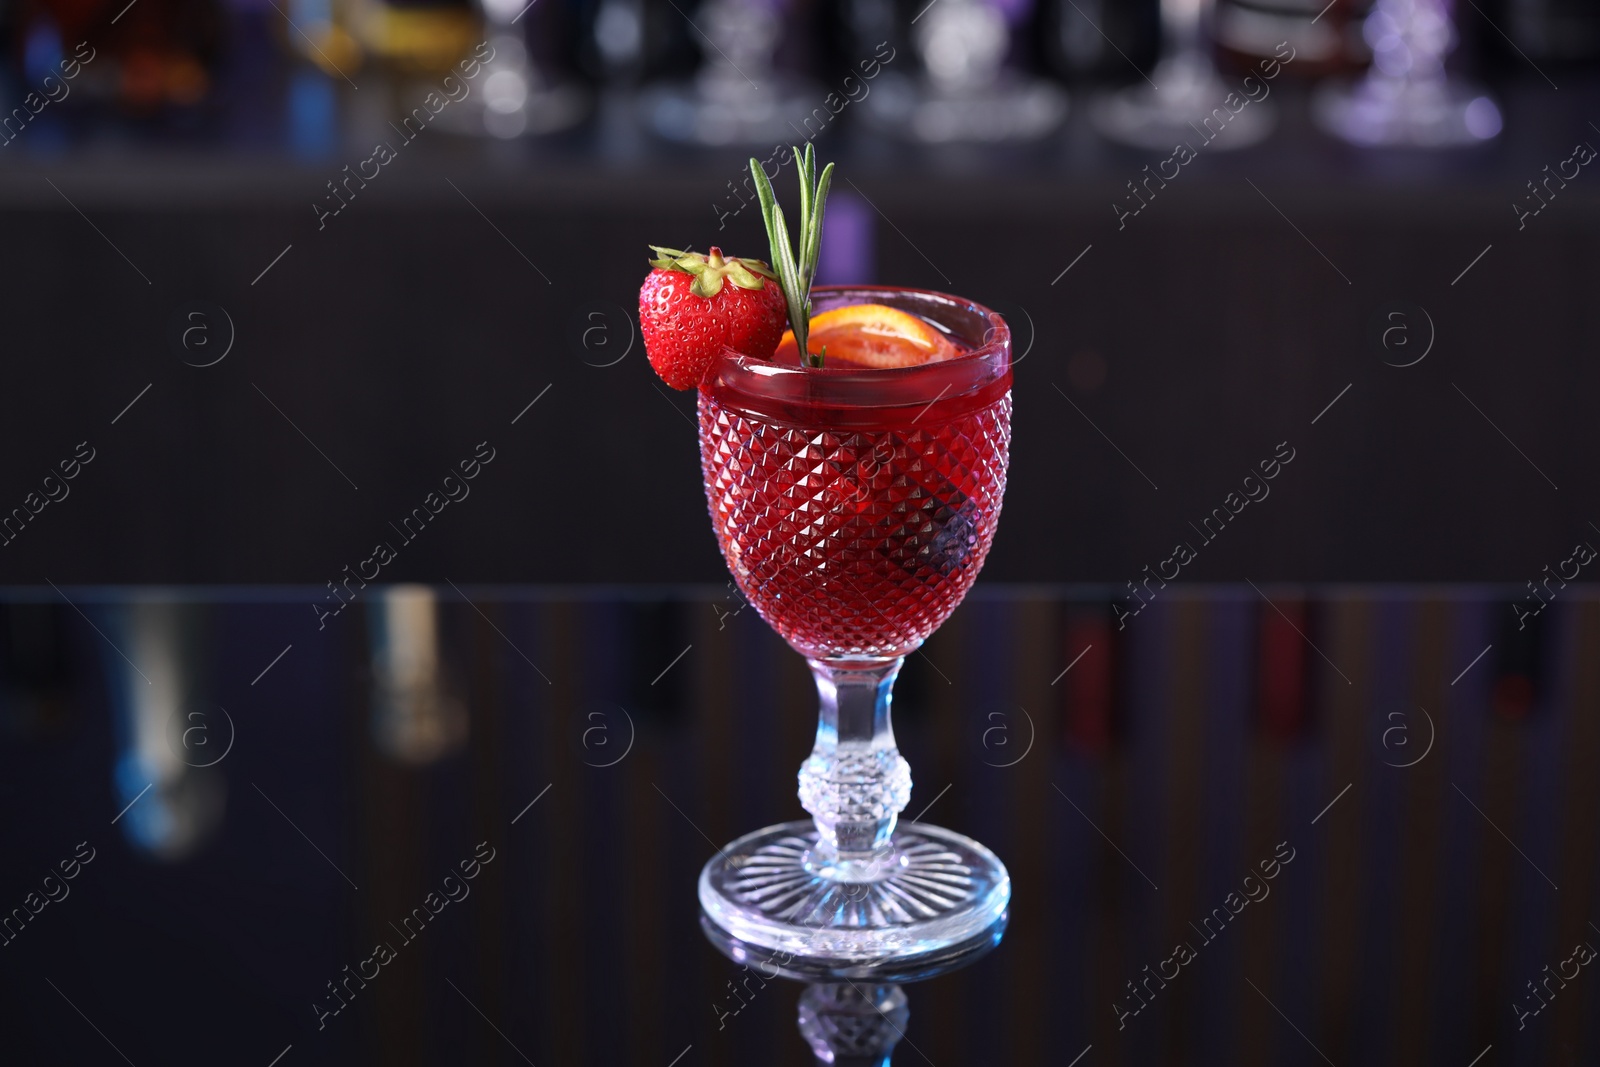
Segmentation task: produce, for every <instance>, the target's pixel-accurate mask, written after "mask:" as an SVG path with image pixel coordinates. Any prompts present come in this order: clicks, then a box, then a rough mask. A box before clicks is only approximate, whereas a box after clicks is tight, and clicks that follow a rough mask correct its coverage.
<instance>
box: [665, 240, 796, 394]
mask: <svg viewBox="0 0 1600 1067" xmlns="http://www.w3.org/2000/svg"><path fill="white" fill-rule="evenodd" d="M650 247H651V248H653V249H655V251H656V252H657V253H658V254H659V255H660V256H661V258H660V259H652V260H651V261H650V265H651V266H652V267H654V268H655V269H654V270H652V271H651V272H650V275H649V277H647V278H645V280H644V285H642V286H641V287H640V288H639V327H640V332H641V333H642V334H643V335H644V350H645V355H647V356H648V357H649V359H650V365H651V366H652V367H654V368H655V369H656V373H657V374H659V375H661V380H662V381H664V382H666V383H667V384H668V385H670V386H672V387H673V388H674V389H693V388H694V387H695V386H697V385H699V384H700V379H701V378H703V377H704V376H705V373H706V370H707V369H708V368H709V367H710V366H711V363H712V361H713V360H715V359H716V358H717V357H718V356H720V355H721V354H722V351H723V349H724V348H732V349H734V350H735V351H737V352H743V353H744V354H745V355H749V356H755V357H756V358H758V359H771V358H772V353H773V351H774V350H776V349H777V347H778V338H780V337H782V336H783V328H784V324H785V322H786V321H787V317H788V307H787V305H786V304H785V303H784V299H783V290H782V289H780V288H779V287H778V282H777V276H776V275H774V274H773V273H772V270H771V268H769V267H768V266H767V265H766V264H765V263H763V262H761V261H760V260H758V259H735V258H734V257H732V256H727V257H725V256H723V254H722V250H721V249H720V248H716V247H713V248H712V249H711V251H710V252H708V253H706V254H705V255H701V254H699V253H698V252H679V251H678V250H676V249H673V248H660V247H658V246H656V245H651V246H650ZM725 282H732V283H733V284H731V285H727V284H724V283H725Z"/></svg>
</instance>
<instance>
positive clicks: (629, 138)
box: [0, 0, 1600, 584]
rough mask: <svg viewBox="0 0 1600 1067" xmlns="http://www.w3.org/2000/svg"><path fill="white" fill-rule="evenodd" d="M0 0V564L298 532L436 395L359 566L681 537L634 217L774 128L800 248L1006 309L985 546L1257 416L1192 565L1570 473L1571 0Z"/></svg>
mask: <svg viewBox="0 0 1600 1067" xmlns="http://www.w3.org/2000/svg"><path fill="white" fill-rule="evenodd" d="M0 11H3V15H0V58H3V60H4V62H3V64H0V101H10V102H11V103H9V104H7V110H5V111H3V112H0V114H4V115H7V116H9V117H6V118H4V119H0V225H3V226H4V227H5V231H6V233H7V234H8V237H9V239H10V241H9V243H10V246H11V247H12V248H13V249H14V250H15V254H14V255H12V256H9V257H6V258H5V261H4V262H0V292H3V293H4V294H6V295H5V298H4V305H3V306H4V308H5V311H6V315H7V320H6V331H7V339H8V342H9V345H8V351H7V355H6V357H5V359H4V360H3V361H0V375H3V380H0V385H3V387H0V443H3V447H4V448H5V449H6V450H7V468H8V470H12V471H14V472H16V473H15V475H14V476H13V477H10V478H9V479H8V480H7V481H6V483H5V485H4V486H0V489H4V491H5V492H6V493H7V494H8V495H7V497H6V498H5V499H3V500H0V508H4V509H12V510H9V511H5V512H3V514H5V515H7V516H10V519H9V520H8V521H10V525H9V526H5V527H4V530H5V533H4V541H5V547H6V549H7V551H6V552H5V553H4V554H3V556H0V578H4V579H5V580H7V581H10V582H13V583H18V582H20V583H23V584H37V583H38V582H40V580H41V576H44V577H48V578H49V579H50V580H52V581H56V582H58V583H63V584H64V583H99V582H179V583H197V582H215V581H230V582H238V581H243V582H285V581H298V582H313V583H322V582H326V581H329V580H333V579H335V577H336V576H337V575H338V574H340V572H341V568H342V567H345V566H354V565H355V564H356V563H358V562H359V561H360V560H361V559H362V558H364V557H365V556H367V555H368V554H369V553H370V551H371V545H372V543H373V542H374V541H375V540H377V539H379V538H382V537H385V536H386V533H387V531H388V530H390V528H391V526H393V525H394V524H397V523H398V522H399V521H400V520H401V519H402V518H403V517H404V516H406V515H407V514H409V513H411V511H412V510H413V509H414V508H416V507H417V506H418V505H419V503H420V502H421V500H422V499H423V497H424V496H425V495H426V494H427V493H428V492H429V491H431V490H433V489H435V488H436V487H437V483H438V481H439V479H440V478H441V477H442V476H443V475H444V474H446V473H448V472H449V471H451V470H452V469H453V465H454V464H455V463H456V462H457V461H458V460H459V459H461V458H462V457H464V456H469V455H471V453H472V450H473V448H474V447H475V445H476V443H477V442H479V441H483V440H485V439H487V440H489V441H490V442H491V444H492V445H493V447H495V448H498V449H500V450H501V452H502V453H503V454H505V455H507V456H508V457H511V458H510V459H509V460H507V461H502V462H501V463H500V464H499V465H498V466H496V467H493V468H490V469H488V470H487V471H486V476H485V477H483V478H481V479H479V480H478V481H477V482H475V483H473V485H472V489H473V497H474V502H471V503H464V504H462V506H461V507H460V508H458V509H452V512H451V513H449V514H446V515H443V516H441V521H440V522H439V523H438V524H437V528H430V529H429V530H428V532H427V535H426V536H424V537H419V538H417V539H416V544H414V545H412V544H410V543H407V544H406V546H405V547H404V551H402V552H401V553H400V558H399V559H398V560H397V561H396V562H395V563H394V564H393V566H392V567H390V568H388V569H387V570H386V571H385V574H384V578H385V580H401V581H405V580H417V581H431V582H441V581H443V580H444V579H447V578H448V579H451V580H455V581H513V582H535V583H538V582H568V581H577V582H586V583H608V582H609V583H631V582H673V581H685V580H688V581H705V582H720V581H721V580H722V575H723V564H722V562H721V560H720V559H719V558H718V556H717V555H716V553H715V551H714V547H713V543H712V540H711V538H710V537H708V536H707V530H706V523H705V520H704V517H703V515H702V514H701V512H700V509H699V507H698V506H697V505H696V506H692V507H691V506H689V505H688V503H687V502H688V501H692V500H698V498H699V497H700V493H701V490H700V489H699V487H698V482H699V472H698V470H697V469H696V465H695V453H694V451H693V448H692V446H691V445H690V444H689V436H690V435H689V431H688V428H687V427H686V426H685V425H684V419H685V418H686V417H687V416H688V415H689V414H690V413H691V407H692V398H691V397H689V396H687V395H667V394H666V392H665V391H664V390H662V389H660V388H659V387H658V385H657V383H656V381H655V379H654V378H653V377H652V376H650V375H649V374H648V373H647V372H646V370H645V367H644V365H643V352H642V346H640V345H639V344H638V343H637V336H636V332H635V330H636V322H635V321H634V320H633V309H634V305H635V301H636V295H635V294H636V290H637V285H638V282H639V280H640V279H641V278H642V276H643V274H644V271H645V260H644V257H645V245H646V243H647V242H656V243H666V244H669V245H675V246H678V247H689V246H691V245H693V246H696V247H705V246H706V245H707V244H709V243H711V242H719V243H722V244H725V245H726V246H727V247H728V248H729V249H730V250H733V251H737V252H740V253H746V254H751V255H765V245H766V241H765V238H764V236H763V234H762V232H761V226H760V222H759V218H758V213H757V212H755V211H750V210H744V208H745V207H747V206H748V203H749V200H750V194H749V193H748V191H747V190H746V189H745V188H744V186H743V183H744V181H745V180H746V178H747V170H746V166H745V163H746V160H747V159H748V158H749V157H750V156H751V155H755V156H758V157H759V158H761V159H763V160H769V161H771V162H769V163H768V166H769V167H771V168H776V167H778V166H779V164H780V163H781V155H779V156H774V148H775V147H777V146H779V145H788V144H793V143H801V142H803V141H805V140H808V139H812V138H815V139H816V140H817V142H818V144H819V146H820V148H821V152H822V154H823V156H824V157H825V158H830V159H836V160H838V161H839V163H840V167H841V170H840V174H841V180H840V181H838V182H836V183H835V185H836V192H835V196H834V199H833V200H832V202H831V204H830V211H829V228H828V230H827V234H828V238H827V247H826V248H825V250H824V257H823V268H822V270H823V277H822V279H821V280H823V281H852V282H854V281H883V282H893V283H896V284H910V285H921V286H927V287H932V288H938V289H943V290H949V291H954V292H958V293H961V294H963V295H966V296H969V297H971V298H973V299H976V300H980V301H983V302H986V303H988V304H990V305H991V306H993V307H995V308H997V309H999V310H1000V311H1002V312H1003V313H1004V314H1006V315H1007V316H1008V317H1009V318H1010V319H1011V320H1012V321H1013V323H1014V324H1015V328H1016V331H1017V346H1018V357H1019V362H1018V365H1017V379H1016V380H1017V413H1016V422H1015V425H1016V448H1015V450H1014V454H1015V457H1016V459H1015V463H1014V467H1013V474H1012V483H1011V491H1010V492H1009V493H1008V505H1007V513H1006V514H1007V518H1006V521H1005V522H1004V523H1003V524H1002V527H1001V531H1002V532H1001V534H1000V537H999V538H998V540H997V542H996V547H995V550H994V554H993V556H992V558H991V561H990V563H989V566H988V569H987V570H986V572H985V578H986V579H987V580H1002V581H1053V582H1061V581H1101V582H1110V583H1118V584H1120V583H1123V582H1126V581H1129V580H1132V579H1133V578H1135V576H1136V575H1138V574H1139V573H1140V571H1141V569H1142V568H1143V567H1145V566H1146V565H1148V564H1153V563H1154V562H1156V561H1158V560H1160V559H1162V558H1164V557H1165V556H1166V555H1168V554H1169V553H1170V552H1171V544H1172V542H1173V540H1175V539H1177V538H1179V537H1181V536H1183V531H1184V530H1186V529H1188V528H1189V524H1191V523H1194V522H1196V521H1198V520H1200V519H1201V518H1202V517H1203V516H1205V515H1206V514H1208V513H1209V512H1210V511H1211V509H1212V508H1214V507H1215V506H1216V505H1217V503H1218V501H1219V500H1220V499H1221V498H1222V497H1223V495H1224V494H1225V493H1227V492H1228V491H1229V490H1230V489H1232V488H1233V487H1234V485H1235V483H1236V482H1237V480H1238V475H1239V474H1242V473H1243V472H1244V471H1247V470H1249V469H1251V468H1252V467H1253V466H1254V465H1255V464H1256V462H1257V461H1258V460H1259V459H1260V458H1261V457H1262V456H1265V455H1270V454H1271V452H1272V450H1273V448H1274V446H1275V445H1276V444H1277V443H1278V442H1280V441H1285V440H1287V441H1288V442H1289V443H1290V444H1292V445H1293V446H1294V447H1295V448H1297V449H1298V450H1299V452H1298V454H1299V456H1300V457H1301V458H1299V459H1298V461H1297V462H1296V464H1295V466H1294V467H1293V468H1292V469H1290V470H1289V471H1287V472H1286V476H1285V477H1283V478H1281V479H1279V480H1278V481H1277V482H1276V483H1275V484H1274V489H1275V492H1274V494H1273V496H1274V497H1275V498H1276V502H1272V503H1265V504H1262V505H1261V506H1260V507H1259V508H1253V509H1251V511H1250V513H1248V514H1246V515H1244V516H1241V521H1240V522H1239V523H1238V524H1237V526H1236V528H1235V529H1233V530H1232V531H1230V533H1229V536H1228V537H1226V538H1222V539H1220V540H1219V542H1218V543H1217V545H1216V546H1215V547H1208V548H1206V550H1205V552H1204V559H1202V560H1201V561H1200V562H1199V564H1198V565H1197V569H1196V570H1195V572H1194V575H1193V576H1194V577H1199V578H1204V579H1208V580H1222V579H1229V580H1238V579H1241V578H1245V577H1249V578H1252V579H1253V580H1262V579H1287V578H1293V579H1296V580H1306V581H1350V580H1359V581H1377V580H1408V581H1452V580H1453V581H1484V580H1495V581H1522V580H1524V579H1526V578H1527V577H1528V575H1529V574H1536V573H1538V568H1539V567H1540V566H1541V565H1543V564H1544V563H1546V562H1548V561H1549V560H1550V559H1551V558H1553V554H1554V553H1558V552H1559V553H1560V554H1563V555H1564V554H1565V552H1566V546H1568V545H1570V543H1571V542H1572V541H1573V540H1574V539H1575V538H1577V537H1579V536H1582V535H1583V531H1585V530H1587V529H1588V525H1587V524H1588V523H1589V522H1590V521H1592V520H1593V519H1594V516H1595V515H1596V514H1600V513H1596V512H1594V511H1593V509H1592V508H1590V506H1589V502H1590V501H1592V500H1593V499H1594V498H1595V496H1596V491H1597V490H1600V484H1597V481H1596V474H1595V472H1594V471H1593V470H1592V469H1587V468H1585V467H1583V466H1581V465H1580V464H1579V463H1577V462H1575V460H1576V458H1577V457H1579V456H1581V455H1583V454H1585V447H1584V446H1585V442H1586V441H1587V433H1586V431H1587V429H1588V422H1589V421H1590V411H1589V408H1590V400H1591V398H1592V397H1593V396H1594V395H1595V394H1596V390H1597V386H1600V380H1597V372H1596V370H1595V364H1594V361H1593V360H1590V359H1588V358H1586V355H1587V353H1588V352H1589V351H1590V350H1591V348H1592V345H1591V344H1590V342H1589V338H1590V336H1591V335H1592V332H1593V325H1594V324H1593V322H1592V321H1591V320H1592V318H1593V316H1592V314H1591V312H1590V310H1589V307H1590V302H1589V301H1588V300H1587V299H1586V298H1585V295H1584V294H1586V293H1587V292H1588V290H1589V289H1590V288H1591V286H1590V285H1589V281H1590V279H1592V278H1593V276H1594V272H1595V263H1594V252H1593V249H1594V248H1595V247H1596V241H1595V238H1596V236H1597V233H1596V227H1597V220H1600V197H1597V196H1596V194H1595V191H1594V188H1595V185H1594V183H1593V182H1586V181H1585V180H1584V178H1583V176H1582V174H1581V171H1580V170H1579V168H1581V167H1582V166H1583V164H1584V163H1586V159H1585V158H1584V157H1583V154H1582V153H1581V152H1580V151H1577V150H1576V149H1575V147H1574V146H1575V145H1576V146H1578V147H1579V148H1580V149H1581V148H1582V147H1583V146H1584V145H1585V144H1586V143H1591V142H1592V143H1600V142H1596V141H1595V139H1596V138H1600V133H1597V132H1596V130H1595V128H1594V127H1593V126H1592V125H1591V122H1590V119H1589V117H1588V116H1590V115H1591V114H1600V108H1597V107H1596V106H1595V105H1596V104H1597V103H1600V80H1597V77H1596V59H1597V56H1600V12H1597V11H1596V10H1595V9H1594V7H1593V5H1590V4H1587V3H1582V2H1579V0H1482V2H1473V3H1469V4H1451V3H1449V2H1448V0H1381V2H1375V3H1373V4H1370V5H1368V4H1359V3H1351V2H1348V0H1332V2H1331V3H1327V4H1326V5H1325V6H1324V5H1322V4H1317V3H1314V2H1312V0H1216V3H1215V4H1210V3H1199V2H1197V0H1166V3H1165V6H1162V5H1159V4H1157V3H1155V2H1154V0H1125V2H1120V0H1119V2H1113V0H1036V2H1035V0H931V2H928V0H924V2H923V3H920V4H908V3H902V2H895V0H817V2H806V0H783V2H772V0H703V2H701V3H699V4H698V5H695V6H685V5H683V4H680V3H678V2H676V0H598V2H597V0H581V2H578V0H537V2H535V3H529V4H526V5H519V4H516V3H508V2H506V0H482V3H480V4H478V5H477V6H471V5H466V4H461V3H455V2H432V0H411V2H406V3H400V2H395V0H265V2H264V3H262V2H257V0H238V2H235V3H229V4H222V3H217V2H215V0H181V2H179V0H135V2H134V3H132V4H127V3H126V0H123V2H121V3H119V2H116V0H109V2H100V0H73V2H70V3H68V2H65V0H60V2H35V3H13V4H8V5H5V6H4V7H3V8H0ZM1374 57H1376V58H1374ZM1152 79H1154V80H1152ZM1159 80H1168V82H1169V85H1168V92H1167V93H1166V94H1165V95H1163V94H1162V93H1157V92H1155V91H1154V88H1153V86H1154V85H1155V84H1156V83H1157V81H1159ZM1557 87H1559V91H1558V88H1557ZM1213 94H1214V95H1213ZM1172 100H1177V101H1178V102H1179V103H1178V104H1170V101H1172ZM1162 101H1168V102H1169V103H1167V104H1163V103H1162ZM1196 102H1198V103H1196ZM1191 104H1195V106H1199V107H1200V110H1199V112H1197V113H1195V114H1194V116H1193V117H1192V118H1183V116H1184V115H1187V114H1189V112H1187V111H1184V110H1183V109H1184V108H1187V107H1189V106H1190V105H1191ZM1202 105H1203V106H1202ZM1173 108H1177V112H1173ZM1179 119H1182V122H1181V123H1180V125H1184V126H1188V128H1190V129H1193V130H1194V131H1195V132H1194V135H1193V136H1192V137H1189V142H1190V144H1191V149H1192V150H1193V151H1194V153H1195V154H1196V156H1197V158H1195V159H1193V160H1192V161H1176V160H1174V158H1173V151H1172V149H1170V148H1166V149H1163V148H1151V147H1148V145H1151V144H1155V145H1160V144H1164V143H1167V142H1165V141H1163V140H1162V139H1161V138H1163V137H1165V136H1166V135H1167V132H1168V131H1169V127H1171V126H1172V125H1173V123H1175V122H1178V120H1179ZM1219 130H1220V131H1221V132H1220V133H1218V131H1219ZM1183 136H1185V137H1188V136H1189V135H1187V134H1183ZM1141 145H1144V146H1146V147H1140V146H1141ZM1592 151H1593V149H1592V148H1591V149H1589V152H1590V153H1592ZM1174 174H1176V175H1177V176H1176V177H1174V176H1173V175H1174ZM1573 174H1577V175H1578V176H1577V177H1572V176H1571V175H1573ZM1162 175H1165V176H1166V177H1164V178H1163V177H1162ZM1563 175H1566V176H1567V177H1563ZM783 181H784V179H783V178H780V179H779V185H780V188H787V187H788V186H785V185H784V184H783ZM1475 257H1476V258H1475ZM1396 307H1404V308H1405V309H1407V310H1405V311H1404V312H1395V311H1394V310H1393V309H1394V308H1396ZM1395 314H1400V315H1401V318H1400V319H1398V320H1396V319H1394V318H1393V315H1395ZM1397 322H1398V323H1399V325H1398V326H1395V323H1397ZM1390 327H1394V328H1395V329H1398V330H1399V333H1398V334H1395V333H1393V332H1392V330H1391V329H1390ZM1407 342H1409V343H1410V344H1411V347H1409V348H1403V347H1402V346H1403V345H1404V344H1405V343H1407ZM1421 352H1426V353H1428V355H1427V356H1426V358H1424V359H1422V360H1421V361H1420V362H1417V363H1415V364H1414V365H1411V366H1402V365H1401V364H1404V363H1405V362H1406V361H1407V360H1408V359H1410V358H1411V357H1412V356H1413V354H1415V353H1421ZM1402 355H1403V356H1404V357H1405V358H1400V357H1401V356H1402ZM1347 386H1349V387H1350V390H1349V394H1348V395H1345V393H1344V392H1343V390H1345V388H1346V387H1347ZM546 390H548V395H547V393H546ZM541 398H543V399H541ZM1336 398H1341V399H1339V400H1338V403H1337V404H1334V405H1332V406H1331V409H1330V401H1332V400H1334V399H1336ZM535 400H538V401H539V402H538V403H537V404H535V406H533V407H532V408H529V407H528V406H527V405H528V404H529V403H530V402H532V401H535ZM674 408H675V409H676V410H669V409H674ZM1474 408H1476V409H1477V410H1474ZM1314 419H1315V420H1318V421H1316V422H1315V424H1313V420H1314ZM84 440H87V442H88V444H89V446H90V447H91V448H94V449H97V450H98V451H97V453H96V459H95V460H94V463H93V466H91V467H87V468H86V470H85V472H84V474H85V476H84V477H82V478H80V479H79V480H78V481H76V482H75V483H73V486H72V488H74V489H76V490H77V491H76V492H74V493H73V494H72V496H73V498H74V499H73V500H71V501H66V502H63V503H61V504H60V505H59V506H57V507H51V508H49V509H48V510H45V511H43V513H39V514H36V517H35V515H32V514H30V511H31V509H33V507H34V505H32V504H27V505H26V507H25V506H24V502H25V498H26V497H27V494H28V493H29V492H30V491H34V490H36V488H37V483H38V482H39V480H40V477H42V476H43V475H44V474H45V473H47V472H50V471H53V470H54V469H55V466H56V464H57V463H58V461H61V459H62V457H63V456H70V455H72V454H73V449H74V447H75V445H76V443H77V442H80V441H84ZM1508 442H1510V443H1509V444H1508ZM1519 452H1520V453H1521V455H1519V454H1518V453H1519ZM319 453H320V455H319ZM1119 453H1120V454H1119ZM34 471H37V472H38V473H39V477H35V476H34V475H33V474H32V473H30V472H34ZM1236 472H1238V473H1236ZM1557 485H1559V486H1560V489H1561V491H1560V492H1555V491H1553V489H1552V487H1553V486H1557ZM1157 486H1159V491H1158V490H1157V489H1156V488H1155V487H1157ZM357 487H358V488H357ZM1486 494H1487V496H1486ZM43 506H44V505H42V504H40V505H39V507H41V508H42V507H43ZM19 508H20V509H23V510H22V511H21V513H20V514H18V512H17V511H16V509H19ZM69 512H70V516H69V515H68V514H67V513H69ZM459 512H470V513H471V514H470V518H469V516H468V515H466V514H459ZM1557 558H1558V557H1557Z"/></svg>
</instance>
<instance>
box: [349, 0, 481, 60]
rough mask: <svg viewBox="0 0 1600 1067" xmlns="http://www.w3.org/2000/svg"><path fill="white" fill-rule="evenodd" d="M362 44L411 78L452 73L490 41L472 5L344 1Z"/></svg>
mask: <svg viewBox="0 0 1600 1067" xmlns="http://www.w3.org/2000/svg"><path fill="white" fill-rule="evenodd" d="M344 2H345V3H347V4H348V10H349V15H348V25H349V27H350V33H351V34H352V35H353V36H354V38H355V41H356V43H357V44H358V45H359V46H360V47H361V48H362V49H364V50H365V51H366V52H367V53H368V54H369V55H371V56H372V57H373V58H374V59H377V60H379V61H381V62H384V63H387V64H389V65H390V66H392V67H394V68H395V69H396V70H400V71H403V72H406V73H419V74H433V73H440V74H442V73H444V72H445V71H448V70H449V69H450V68H451V67H452V66H453V65H454V64H455V63H456V62H457V61H459V60H460V59H461V57H462V56H464V55H466V54H467V53H469V52H471V51H472V48H473V46H474V45H476V44H477V43H478V42H480V41H482V40H483V39H484V30H483V22H482V20H481V19H480V18H479V16H478V12H477V10H476V9H475V8H474V7H473V5H472V4H471V2H470V0H344Z"/></svg>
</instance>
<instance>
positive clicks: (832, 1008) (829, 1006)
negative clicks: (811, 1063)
mask: <svg viewBox="0 0 1600 1067" xmlns="http://www.w3.org/2000/svg"><path fill="white" fill-rule="evenodd" d="M910 1018H911V1009H910V1008H909V1007H908V1006H907V1003H906V994H905V990H903V989H901V988H900V987H899V986H897V985H874V984H873V983H871V982H819V983H817V984H816V985H810V986H807V987H806V989H805V992H803V993H801V994H800V1035H801V1036H802V1037H804V1038H805V1039H806V1043H807V1044H808V1045H810V1046H811V1052H812V1054H813V1055H815V1056H816V1057H817V1062H818V1063H822V1064H833V1065H834V1067H889V1061H890V1058H891V1057H892V1055H893V1053H894V1047H895V1045H896V1044H898V1043H899V1041H900V1038H901V1037H903V1036H904V1035H905V1030H906V1022H907V1021H908V1020H909V1019H910Z"/></svg>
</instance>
